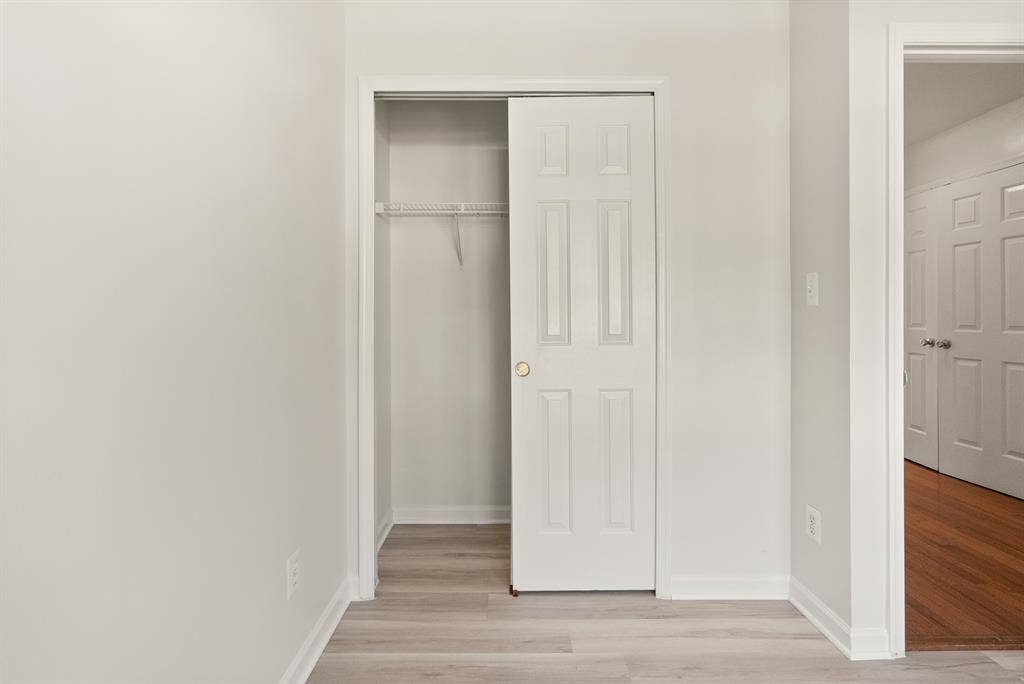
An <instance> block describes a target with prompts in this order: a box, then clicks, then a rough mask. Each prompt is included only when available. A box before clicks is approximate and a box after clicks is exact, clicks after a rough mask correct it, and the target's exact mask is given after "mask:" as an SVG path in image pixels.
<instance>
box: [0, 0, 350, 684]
mask: <svg viewBox="0 0 1024 684" xmlns="http://www.w3.org/2000/svg"><path fill="white" fill-rule="evenodd" d="M341 27H342V17H341V12H340V7H339V6H337V5H328V4H320V3H265V4H234V3H232V4H227V3H224V4H152V3H134V4H132V3H104V4H85V3H61V4H56V3H51V4H43V3H38V4H29V3H26V4H11V3H5V4H4V5H3V8H2V35H0V43H2V45H0V50H2V53H0V57H2V66H0V78H2V85H0V89H2V90H0V97H2V101H3V107H2V118H0V126H2V133H3V148H4V149H3V174H2V180H0V190H2V195H3V198H4V200H3V203H2V205H0V222H2V241H3V249H2V269H0V292H2V293H3V295H2V300H0V315H2V321H3V327H2V345H0V377H2V378H3V381H2V383H0V419H2V423H3V441H2V445H0V448H2V453H0V488H2V489H0V557H2V562H3V574H2V577H0V593H2V595H0V601H2V604H0V629H2V633H0V638H2V651H3V655H2V665H0V668H2V669H0V679H2V680H4V681H72V680H75V681H86V680H88V681H115V680H116V681H246V682H269V681H276V680H277V679H278V678H279V677H280V676H281V675H282V673H283V672H284V671H285V668H286V667H287V666H288V664H289V661H290V660H291V659H292V657H293V656H294V655H295V653H296V651H297V650H298V649H299V646H300V644H302V642H303V640H304V639H305V637H306V636H307V634H308V633H309V631H310V629H311V628H312V626H313V624H314V622H315V621H316V620H317V618H318V617H319V616H320V614H321V611H323V609H324V606H325V605H327V603H328V601H329V599H330V597H331V596H332V595H333V594H334V593H335V591H336V590H337V589H338V587H339V584H340V583H341V582H342V581H343V579H344V578H345V575H346V573H347V570H346V566H347V563H346V560H347V559H346V558H345V549H344V544H343V542H344V533H345V528H344V520H343V513H344V506H345V492H344V473H343V471H342V465H341V464H342V460H341V451H340V443H341V440H342V437H343V431H342V428H343V423H342V422H341V420H340V417H341V415H342V411H341V406H340V405H339V388H340V386H341V383H342V382H343V381H344V377H343V376H342V374H341V370H340V368H339V361H340V358H341V348H340V347H339V345H338V343H339V340H340V338H339V334H338V333H339V328H338V316H337V311H338V307H339V306H340V303H341V295H342V291H341V289H340V288H341V285H342V279H341V270H340V268H341V263H340V260H339V259H338V252H339V247H340V246H339V244H338V235H339V220H340V217H341V210H342V204H341V201H340V193H339V192H338V189H339V188H340V187H341V184H342V177H341V173H340V171H341V169H340V166H339V164H338V161H339V159H340V156H339V155H340V151H341V150H340V142H341V141H340V137H339V135H340V131H341V126H340V121H341V118H342V115H343V112H342V92H341V89H340V85H341V76H342V68H343V65H342V58H343V55H342V46H341V35H342V28H341ZM296 549H301V552H300V559H301V579H300V585H299V588H298V591H297V592H296V594H295V595H294V596H293V598H292V599H291V601H290V602H289V601H286V600H285V561H286V558H287V557H288V556H289V555H290V554H291V553H292V552H293V551H294V550H296Z"/></svg>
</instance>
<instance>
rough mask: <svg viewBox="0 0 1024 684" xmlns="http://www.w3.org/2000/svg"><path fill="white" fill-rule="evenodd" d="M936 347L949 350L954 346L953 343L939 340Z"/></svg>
mask: <svg viewBox="0 0 1024 684" xmlns="http://www.w3.org/2000/svg"><path fill="white" fill-rule="evenodd" d="M935 346H936V347H938V348H939V349H949V348H950V347H952V346H953V343H952V342H950V341H949V340H939V341H938V342H936V343H935Z"/></svg>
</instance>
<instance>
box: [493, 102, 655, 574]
mask: <svg viewBox="0 0 1024 684" xmlns="http://www.w3.org/2000/svg"><path fill="white" fill-rule="evenodd" d="M508 118H509V205H510V207H509V208H510V237H509V240H510V257H509V258H510V280H511V315H512V347H511V349H512V363H513V364H514V365H515V364H519V363H520V362H522V364H528V366H529V370H528V374H525V375H521V373H526V372H527V368H526V366H525V365H523V366H519V369H518V371H517V370H513V373H514V374H513V377H512V583H513V585H514V586H515V588H516V589H517V590H525V591H531V590H534V591H537V590H588V589H653V588H654V557H655V550H654V539H655V537H654V493H655V488H654V465H655V464H654V449H655V321H656V317H655V270H654V269H655V253H654V245H655V230H654V226H655V216H654V104H653V97H650V96H635V97H533V98H511V99H510V100H509V110H508Z"/></svg>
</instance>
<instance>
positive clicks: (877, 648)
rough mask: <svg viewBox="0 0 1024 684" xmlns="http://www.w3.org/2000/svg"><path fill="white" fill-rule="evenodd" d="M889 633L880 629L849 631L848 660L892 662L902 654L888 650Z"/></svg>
mask: <svg viewBox="0 0 1024 684" xmlns="http://www.w3.org/2000/svg"><path fill="white" fill-rule="evenodd" d="M889 643H890V640H889V632H888V631H887V630H885V629H883V628H881V627H878V628H873V629H872V628H868V629H851V630H850V660H892V659H893V658H902V657H903V655H904V654H902V653H900V654H898V655H897V654H895V653H893V652H892V651H890V650H889Z"/></svg>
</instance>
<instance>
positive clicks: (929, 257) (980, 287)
mask: <svg viewBox="0 0 1024 684" xmlns="http://www.w3.org/2000/svg"><path fill="white" fill-rule="evenodd" d="M903 99H904V100H903V111H904V121H903V132H904V135H903V138H904V149H903V154H904V158H903V168H904V177H903V187H904V192H903V195H904V202H903V212H904V213H903V254H904V263H903V268H904V288H903V295H904V317H903V318H904V330H903V332H904V339H903V345H904V361H905V365H904V369H905V375H904V384H905V390H904V457H905V459H906V460H905V465H904V505H905V521H906V527H905V587H906V647H907V650H908V651H912V650H953V649H1021V648H1024V593H1022V591H1021V587H1024V63H1020V62H1015V61H1012V60H1011V61H1006V60H1003V61H1000V62H989V63H986V62H983V61H969V62H964V61H957V60H956V58H955V57H950V58H949V60H948V61H944V60H941V59H938V60H937V59H935V58H934V57H932V58H929V59H928V60H927V61H915V60H913V59H911V60H909V61H908V62H907V63H906V64H905V65H904V74H903Z"/></svg>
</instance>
